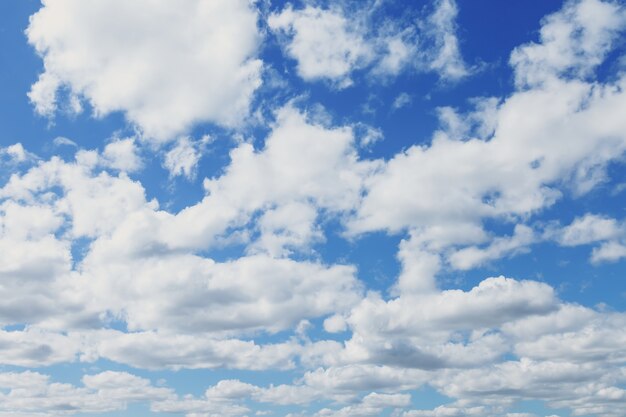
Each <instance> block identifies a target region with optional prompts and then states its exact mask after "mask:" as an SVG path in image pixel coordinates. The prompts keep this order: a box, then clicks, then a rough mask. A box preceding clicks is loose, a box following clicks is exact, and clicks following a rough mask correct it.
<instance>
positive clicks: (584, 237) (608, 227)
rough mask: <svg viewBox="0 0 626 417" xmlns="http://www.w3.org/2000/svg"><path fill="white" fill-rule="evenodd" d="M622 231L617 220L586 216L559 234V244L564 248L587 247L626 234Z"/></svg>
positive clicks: (592, 215)
mask: <svg viewBox="0 0 626 417" xmlns="http://www.w3.org/2000/svg"><path fill="white" fill-rule="evenodd" d="M622 229H623V227H622V226H621V225H620V224H618V223H617V221H615V219H611V218H608V217H604V216H598V215H595V214H586V215H585V216H583V217H578V218H576V219H574V221H573V222H572V223H571V224H570V225H568V226H566V227H564V228H563V230H561V231H560V233H559V236H558V242H559V243H560V244H561V245H563V246H577V245H586V244H589V243H595V242H598V241H602V240H610V239H614V238H616V237H618V236H620V235H621V234H623V233H624V231H623V230H622Z"/></svg>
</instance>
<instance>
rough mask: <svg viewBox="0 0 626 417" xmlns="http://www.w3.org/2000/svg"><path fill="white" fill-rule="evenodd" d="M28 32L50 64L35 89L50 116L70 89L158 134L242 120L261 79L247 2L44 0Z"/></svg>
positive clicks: (40, 107)
mask: <svg viewBox="0 0 626 417" xmlns="http://www.w3.org/2000/svg"><path fill="white" fill-rule="evenodd" d="M26 33H27V35H28V40H29V42H30V43H31V44H32V45H33V46H34V47H35V49H36V50H37V52H38V54H39V55H40V56H41V57H42V58H43V61H44V72H43V73H42V74H41V76H40V78H39V80H38V81H37V82H36V83H35V84H33V86H32V88H31V91H30V93H29V97H30V99H31V101H32V102H33V104H34V105H35V109H36V111H37V112H38V113H40V114H43V115H48V116H49V115H52V114H53V113H54V112H55V111H56V109H57V108H58V103H57V101H58V90H59V89H60V88H67V89H69V90H70V91H71V92H72V94H74V95H75V96H80V97H82V98H84V99H85V100H87V101H88V102H89V103H90V104H91V106H93V109H94V113H95V115H96V116H104V115H106V114H108V113H111V112H115V111H121V112H124V113H125V115H126V118H127V119H128V120H129V121H130V122H132V123H133V124H135V125H137V126H138V127H139V128H140V129H141V130H142V131H143V133H144V134H145V135H146V136H147V137H149V138H154V139H157V140H160V141H162V140H168V139H172V138H173V137H174V136H175V135H177V134H180V133H184V132H185V131H187V130H188V129H189V128H190V127H191V126H192V125H193V124H195V123H199V122H214V123H218V124H221V125H225V126H234V125H237V124H240V123H241V122H242V119H243V118H244V117H245V115H246V113H247V111H248V107H249V105H250V101H251V99H252V95H253V93H254V91H255V90H256V89H257V88H258V87H259V85H260V83H261V78H260V72H261V67H262V63H261V61H260V60H258V59H255V56H256V53H257V48H258V44H259V42H260V34H259V30H258V28H257V12H256V11H255V10H254V9H253V7H252V6H251V5H250V4H249V2H248V1H246V0H236V1H231V0H220V1H207V0H186V1H185V2H184V3H182V4H179V3H177V4H171V3H167V2H165V3H158V4H155V3H154V2H150V1H133V2H131V3H129V2H126V1H123V0H115V1H95V2H83V1H80V0H47V1H44V3H43V7H42V8H41V9H40V10H39V11H38V12H37V13H36V14H34V15H33V16H32V17H31V20H30V24H29V27H28V29H27V31H26ZM129 33H132V36H129V35H128V34H129Z"/></svg>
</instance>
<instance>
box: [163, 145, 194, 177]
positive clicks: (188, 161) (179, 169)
mask: <svg viewBox="0 0 626 417" xmlns="http://www.w3.org/2000/svg"><path fill="white" fill-rule="evenodd" d="M200 156H201V154H200V150H199V149H198V147H197V144H195V143H194V142H192V140H191V139H190V138H189V137H187V136H184V137H181V138H178V140H177V141H176V144H175V145H174V146H173V147H172V148H171V149H170V150H169V151H167V153H166V154H165V160H164V161H163V166H164V167H165V169H167V170H168V171H169V173H170V177H176V176H178V175H184V176H185V177H187V178H188V179H192V178H193V177H194V176H195V174H196V167H197V165H198V162H199V161H200Z"/></svg>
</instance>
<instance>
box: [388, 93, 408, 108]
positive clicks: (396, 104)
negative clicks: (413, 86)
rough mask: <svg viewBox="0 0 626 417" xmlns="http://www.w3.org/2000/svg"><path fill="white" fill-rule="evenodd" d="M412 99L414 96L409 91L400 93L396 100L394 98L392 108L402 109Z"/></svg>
mask: <svg viewBox="0 0 626 417" xmlns="http://www.w3.org/2000/svg"><path fill="white" fill-rule="evenodd" d="M411 101H413V98H412V97H411V96H410V95H409V94H408V93H400V94H398V96H397V97H396V98H395V100H393V103H392V104H391V108H392V109H393V110H398V109H401V108H403V107H406V106H408V105H409V104H411Z"/></svg>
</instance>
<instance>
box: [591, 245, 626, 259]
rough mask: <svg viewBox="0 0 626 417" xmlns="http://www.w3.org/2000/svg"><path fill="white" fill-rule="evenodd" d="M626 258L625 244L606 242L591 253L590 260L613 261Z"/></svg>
mask: <svg viewBox="0 0 626 417" xmlns="http://www.w3.org/2000/svg"><path fill="white" fill-rule="evenodd" d="M622 258H626V245H625V244H623V243H619V242H606V243H603V244H602V245H601V246H600V247H598V248H595V249H594V250H593V252H592V253H591V262H593V263H600V262H615V261H619V260H620V259H622Z"/></svg>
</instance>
